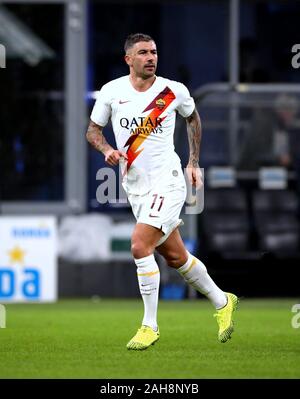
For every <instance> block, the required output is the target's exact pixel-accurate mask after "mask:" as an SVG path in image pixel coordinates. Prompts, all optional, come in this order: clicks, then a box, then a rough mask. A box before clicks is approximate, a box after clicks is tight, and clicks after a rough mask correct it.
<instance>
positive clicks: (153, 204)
mask: <svg viewBox="0 0 300 399" xmlns="http://www.w3.org/2000/svg"><path fill="white" fill-rule="evenodd" d="M153 197H154V200H153V202H152V205H151V209H153V208H154V206H155V204H156V200H157V198H158V194H153ZM164 199H165V197H162V196H160V197H159V201H158V204H159V206H158V209H157V212H159V211H160V210H161V207H162V206H163V203H164Z"/></svg>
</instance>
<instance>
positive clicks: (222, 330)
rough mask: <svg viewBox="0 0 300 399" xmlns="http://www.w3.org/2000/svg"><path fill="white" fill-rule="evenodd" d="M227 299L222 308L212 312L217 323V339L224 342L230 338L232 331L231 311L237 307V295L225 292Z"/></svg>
mask: <svg viewBox="0 0 300 399" xmlns="http://www.w3.org/2000/svg"><path fill="white" fill-rule="evenodd" d="M226 295H227V298H228V301H227V304H226V305H225V306H224V307H223V308H222V309H219V310H217V313H216V314H214V317H216V319H217V322H218V325H219V334H218V338H219V341H220V342H222V343H224V342H226V341H228V340H229V339H230V338H231V334H232V333H233V330H234V328H233V312H234V311H235V310H236V309H237V305H238V302H239V300H238V297H237V296H236V295H234V294H230V293H226Z"/></svg>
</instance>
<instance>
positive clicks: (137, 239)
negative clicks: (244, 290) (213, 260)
mask: <svg viewBox="0 0 300 399" xmlns="http://www.w3.org/2000/svg"><path fill="white" fill-rule="evenodd" d="M125 61H126V63H127V65H128V66H129V75H126V76H122V77H120V78H118V79H115V80H112V81H111V82H108V83H107V84H105V85H104V86H103V87H102V88H101V90H100V92H99V93H98V96H97V100H96V102H95V105H94V108H93V110H92V114H91V121H90V124H89V127H88V131H87V140H88V141H89V143H90V144H91V145H92V146H93V147H94V148H95V149H96V150H98V151H100V152H102V153H103V154H104V156H105V161H106V162H107V163H108V164H109V165H111V166H113V165H117V164H120V167H121V172H122V175H123V181H122V185H123V187H124V189H125V191H126V193H127V196H128V200H129V202H130V204H131V207H132V211H133V214H134V216H135V218H136V221H137V223H136V226H135V229H134V231H133V234H132V239H131V251H132V255H133V258H134V262H135V264H136V266H137V276H138V282H139V288H140V293H141V295H142V298H143V302H144V318H143V321H142V325H141V327H140V328H139V329H138V331H137V333H136V334H135V335H134V337H133V338H132V339H131V340H130V341H129V342H128V344H127V348H128V349H133V350H143V349H147V348H148V347H149V346H150V345H152V344H154V343H155V342H156V341H157V340H158V339H159V335H160V333H159V328H158V325H157V305H158V290H159V281H160V272H159V268H158V266H157V263H156V261H155V258H154V251H155V250H157V251H158V252H159V253H160V254H161V255H162V256H163V257H164V258H165V260H166V262H167V264H168V266H170V267H173V268H175V269H176V270H177V271H178V273H180V274H181V276H182V277H183V279H184V280H185V281H186V282H187V283H188V284H190V285H191V286H192V287H193V288H194V289H196V290H197V291H199V292H200V293H202V294H203V295H205V296H206V297H207V298H208V299H209V300H210V301H211V302H212V304H213V306H214V307H215V308H216V314H215V316H216V318H217V322H218V325H219V332H218V338H219V341H220V342H226V341H227V340H228V339H229V338H230V337H231V334H232V332H233V312H234V310H235V309H236V307H237V302H238V298H237V297H236V296H235V295H234V294H231V293H225V292H223V291H222V290H221V289H220V288H219V287H218V286H217V285H216V284H215V283H214V281H213V280H212V279H211V277H210V276H209V275H208V273H207V269H206V267H205V265H204V264H203V263H202V262H201V261H200V260H199V259H197V258H196V257H195V256H193V255H192V254H190V253H189V252H188V251H187V250H186V248H185V246H184V243H183V241H182V238H181V236H180V232H179V230H178V226H179V225H180V224H181V223H182V221H181V219H179V215H180V211H181V208H182V206H183V204H184V202H185V198H186V184H185V180H184V175H183V172H182V169H181V162H180V159H179V157H178V155H177V154H176V152H175V150H174V144H173V135H174V128H175V119H176V112H178V113H179V114H180V115H181V116H182V117H183V118H185V120H186V124H187V134H188V141H189V149H190V157H189V162H188V165H187V167H186V169H187V175H188V179H189V181H190V183H191V184H192V185H193V186H195V187H196V189H199V188H200V187H202V185H203V183H202V175H201V170H200V168H199V165H198V161H199V150H200V140H201V122H200V117H199V114H198V112H197V109H196V108H195V103H194V100H193V98H192V97H191V96H190V94H189V91H188V89H187V88H186V87H185V86H184V85H183V84H182V83H179V82H176V81H172V80H169V79H165V78H163V77H160V76H156V75H155V72H156V68H157V49H156V44H155V42H154V40H153V39H152V38H151V37H150V36H148V35H145V34H142V33H136V34H131V35H129V36H128V38H127V40H126V42H125ZM109 118H111V121H112V126H113V131H114V134H115V138H116V144H117V149H115V148H112V146H111V145H109V143H108V142H107V141H106V139H105V137H104V135H103V128H104V126H105V125H106V124H107V123H108V121H109Z"/></svg>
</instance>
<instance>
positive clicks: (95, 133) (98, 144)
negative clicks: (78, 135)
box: [86, 121, 113, 154]
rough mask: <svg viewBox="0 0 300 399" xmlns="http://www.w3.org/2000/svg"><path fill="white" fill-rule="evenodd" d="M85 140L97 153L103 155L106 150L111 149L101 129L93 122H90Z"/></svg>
mask: <svg viewBox="0 0 300 399" xmlns="http://www.w3.org/2000/svg"><path fill="white" fill-rule="evenodd" d="M86 138H87V140H88V142H89V143H90V144H91V145H92V146H93V147H94V148H95V149H96V150H98V151H100V152H102V153H103V154H105V153H106V152H107V151H108V150H110V149H113V148H112V147H111V146H110V145H109V144H108V142H107V141H106V139H105V137H104V136H103V133H102V128H101V127H100V126H99V125H97V124H96V123H94V122H92V121H91V122H90V124H89V127H88V130H87V133H86Z"/></svg>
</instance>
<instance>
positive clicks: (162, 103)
mask: <svg viewBox="0 0 300 399" xmlns="http://www.w3.org/2000/svg"><path fill="white" fill-rule="evenodd" d="M194 108H195V103H194V100H193V98H192V97H191V96H190V93H189V91H188V89H187V88H186V87H185V86H184V85H183V84H182V83H179V82H176V81H173V80H169V79H165V78H162V77H156V79H155V81H154V83H153V85H152V86H151V87H150V88H149V89H148V90H146V91H144V92H140V91H137V90H135V89H134V87H133V86H132V84H131V82H130V79H129V75H127V76H123V77H121V78H118V79H115V80H112V81H111V82H109V83H107V84H105V85H104V86H103V87H102V88H101V90H100V91H99V93H98V96H97V100H96V102H95V105H94V108H93V111H92V113H91V120H92V121H93V122H95V123H96V124H98V125H100V126H103V127H104V126H105V125H106V124H107V123H108V121H109V118H111V121H112V126H113V131H114V134H115V138H116V143H117V147H118V149H119V150H120V151H124V152H126V153H127V156H128V161H126V160H124V159H122V161H121V162H120V166H121V171H122V175H123V187H124V189H125V191H126V192H127V193H130V194H140V195H141V194H145V193H147V192H149V191H150V190H151V189H152V188H153V187H154V186H155V185H156V184H157V183H158V182H159V183H163V182H164V181H167V180H168V179H169V177H170V173H172V171H173V172H174V170H177V171H179V169H180V170H181V163H180V159H179V157H178V155H177V154H176V152H175V149H174V129H175V120H176V111H178V112H179V114H180V115H182V116H183V117H184V118H187V117H188V116H190V115H191V113H192V112H193V111H194ZM173 175H174V173H173Z"/></svg>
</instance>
